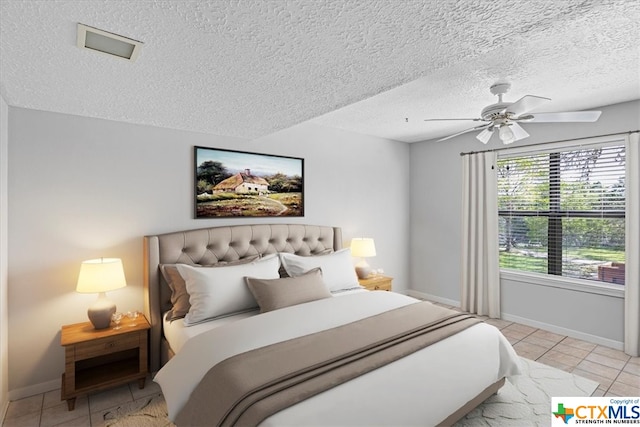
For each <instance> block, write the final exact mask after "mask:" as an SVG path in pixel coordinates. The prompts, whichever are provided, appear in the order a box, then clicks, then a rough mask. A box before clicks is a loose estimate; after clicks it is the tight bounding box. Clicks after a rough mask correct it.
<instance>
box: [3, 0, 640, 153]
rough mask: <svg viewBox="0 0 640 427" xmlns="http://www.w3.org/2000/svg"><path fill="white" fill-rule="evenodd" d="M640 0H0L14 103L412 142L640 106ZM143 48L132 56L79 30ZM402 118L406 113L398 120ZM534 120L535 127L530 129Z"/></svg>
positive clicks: (205, 126)
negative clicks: (80, 44)
mask: <svg viewBox="0 0 640 427" xmlns="http://www.w3.org/2000/svg"><path fill="white" fill-rule="evenodd" d="M638 21H640V2H638V1H637V0H617V1H612V0H611V1H607V0H593V1H588V0H561V1H558V0H515V1H514V0H496V1H488V0H461V1H453V0H447V1H431V0H424V1H417V0H416V1H412V0H377V1H376V0H360V1H348V0H326V1H321V0H295V1H294V0H274V1H268V0H265V1H259V0H253V1H251V0H247V1H237V0H234V1H231V0H229V1H223V0H211V1H161V0H145V1H137V0H131V1H127V0H122V1H109V0H100V1H98V0H84V1H34V0H19V1H18V0H1V1H0V31H1V33H0V36H1V37H0V84H1V86H0V90H1V93H2V96H3V97H4V98H5V100H6V101H7V103H8V104H9V105H11V106H17V107H24V108H32V109H39V110H47V111H56V112H62V113H69V114H76V115H82V116H89V117H99V118H105V119H111V120H119V121H125V122H132V123H141V124H149V125H156V126H162V127H168V128H176V129H189V130H194V131H200V132H207V133H213V134H219V135H229V136H237V137H245V138H256V137H259V136H263V135H266V134H269V133H272V132H275V131H278V130H281V129H285V128H287V127H290V126H292V125H295V124H298V123H301V122H304V121H307V120H311V121H312V122H313V123H316V124H320V125H324V126H329V127H336V128H341V129H345V130H350V131H354V132H358V133H363V134H369V135H377V136H381V137H384V138H389V139H396V140H400V141H406V142H413V141H420V140H425V139H430V138H434V137H441V136H444V135H447V134H448V133H450V132H453V131H456V130H461V129H464V128H465V127H468V126H469V124H468V123H458V122H453V123H452V122H448V123H444V124H442V123H426V122H424V121H422V119H423V118H427V117H477V116H478V115H479V112H480V110H481V109H482V108H483V107H484V106H485V105H487V104H491V103H493V102H495V100H496V98H495V97H493V95H491V94H490V93H489V90H488V88H489V86H490V85H491V84H492V83H494V82H495V81H497V80H504V79H507V80H509V81H511V82H512V85H513V86H512V90H511V92H510V93H509V94H507V96H506V100H510V101H515V100H517V99H518V98H520V97H521V96H523V95H525V94H533V95H539V96H545V97H549V98H553V101H552V102H550V103H548V105H547V106H546V107H547V108H545V111H562V110H580V109H589V108H593V107H598V106H602V105H608V104H612V103H617V102H623V101H628V100H633V99H640V62H639V61H640V60H639V57H640V47H639V46H640V32H639V30H638ZM78 22H80V23H84V24H86V25H89V26H92V27H97V28H100V29H103V30H106V31H110V32H114V33H117V34H121V35H123V36H126V37H130V38H133V39H136V40H140V41H142V42H144V47H143V49H142V52H141V55H140V57H139V58H138V60H137V61H136V62H134V63H130V62H126V61H123V60H119V59H117V58H112V57H109V56H106V55H102V54H99V53H95V52H91V51H87V50H82V49H79V48H77V47H76V45H75V39H76V24H77V23H78ZM406 119H408V122H407V121H406ZM531 126H544V125H542V124H536V125H533V124H532V125H531Z"/></svg>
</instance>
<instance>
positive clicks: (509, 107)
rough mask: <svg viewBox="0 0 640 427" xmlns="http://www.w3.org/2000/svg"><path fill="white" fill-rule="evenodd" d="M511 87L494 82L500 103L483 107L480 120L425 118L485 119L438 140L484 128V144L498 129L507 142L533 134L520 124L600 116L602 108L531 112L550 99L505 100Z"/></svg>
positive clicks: (583, 120) (492, 90) (503, 139)
mask: <svg viewBox="0 0 640 427" xmlns="http://www.w3.org/2000/svg"><path fill="white" fill-rule="evenodd" d="M510 88H511V83H506V82H501V83H495V84H494V85H492V86H491V87H490V88H489V90H490V91H491V93H492V94H494V95H497V97H498V102H497V103H495V104H491V105H488V106H486V107H485V108H483V109H482V112H481V113H480V118H476V119H467V118H465V119H425V121H427V122H428V121H437V120H471V121H474V122H483V123H482V124H481V125H479V126H474V127H472V128H469V129H466V130H463V131H462V132H458V133H455V134H453V135H449V136H447V137H444V138H441V139H439V140H438V141H444V140H446V139H449V138H453V137H455V136H458V135H462V134H463V133H467V132H472V131H474V130H482V132H480V133H479V134H478V135H477V136H476V138H478V139H479V140H480V141H482V143H483V144H486V143H487V142H489V139H491V136H492V135H493V132H494V131H495V130H498V136H499V137H500V140H502V142H503V143H504V144H511V143H512V142H515V141H518V140H520V139H524V138H527V137H528V136H529V134H528V133H527V132H526V131H525V130H524V129H523V128H522V126H520V125H519V124H518V123H520V122H524V123H553V122H556V123H557V122H595V121H596V120H598V117H600V114H601V111H566V112H561V113H530V114H525V113H528V112H529V111H531V110H533V109H534V108H537V107H538V106H540V105H543V104H544V103H545V102H547V101H551V99H549V98H543V97H541V96H533V95H525V96H523V97H522V98H520V99H519V100H518V101H516V102H503V101H502V95H504V94H505V93H507V92H508V91H509V89H510Z"/></svg>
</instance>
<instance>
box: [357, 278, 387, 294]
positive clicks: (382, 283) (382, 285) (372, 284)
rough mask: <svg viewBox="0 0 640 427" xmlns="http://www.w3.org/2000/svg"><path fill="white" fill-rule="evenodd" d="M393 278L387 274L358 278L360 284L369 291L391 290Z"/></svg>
mask: <svg viewBox="0 0 640 427" xmlns="http://www.w3.org/2000/svg"><path fill="white" fill-rule="evenodd" d="M392 281H393V278H392V277H389V276H382V275H377V276H372V277H368V278H366V279H358V283H360V286H362V287H364V288H365V289H367V290H369V291H391V289H392V283H391V282H392Z"/></svg>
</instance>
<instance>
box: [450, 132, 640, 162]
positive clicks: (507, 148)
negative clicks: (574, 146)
mask: <svg viewBox="0 0 640 427" xmlns="http://www.w3.org/2000/svg"><path fill="white" fill-rule="evenodd" d="M637 132H640V130H629V131H626V132H616V133H607V134H604V135H593V136H587V137H583V138H571V139H561V140H559V141H547V142H539V143H537V144H530V145H522V146H521V147H537V146H539V145H546V144H556V143H558V142H569V141H579V140H581V139H589V138H602V137H603V136H618V135H625V134H629V135H631V134H632V133H637ZM511 148H514V147H500V148H492V149H490V150H481V151H469V152H466V153H464V152H463V153H460V155H461V156H467V155H469V154H478V153H491V152H493V151H504V150H509V149H511Z"/></svg>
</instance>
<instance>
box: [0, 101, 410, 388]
mask: <svg viewBox="0 0 640 427" xmlns="http://www.w3.org/2000/svg"><path fill="white" fill-rule="evenodd" d="M9 125H10V126H11V134H10V140H9V156H10V158H11V165H10V169H9V202H10V203H9V215H10V227H9V249H10V253H9V265H8V267H9V278H8V280H9V307H10V310H9V329H10V331H11V335H10V337H9V349H10V351H9V366H10V368H11V369H10V374H9V389H10V397H11V398H12V399H16V398H19V397H23V396H26V395H30V394H33V393H36V392H41V391H44V390H46V389H53V388H57V387H59V385H60V375H61V373H62V371H63V364H64V358H63V350H62V348H61V347H60V341H59V340H60V334H59V328H60V326H61V325H63V324H68V323H75V322H82V321H85V320H86V308H87V306H88V305H90V304H91V303H92V301H93V300H94V299H95V298H96V296H95V295H84V294H78V293H76V292H74V289H75V282H76V279H77V274H78V271H79V266H80V262H81V261H82V260H85V259H89V258H95V257H100V256H109V257H119V258H122V259H123V262H124V266H125V274H126V277H127V282H128V283H129V286H127V287H126V288H124V289H122V290H118V291H114V292H111V293H109V298H110V299H112V300H113V301H114V302H115V303H116V304H117V305H118V307H119V309H121V310H129V309H132V308H138V309H142V306H143V295H142V280H143V273H142V262H143V260H142V236H143V235H146V234H156V233H162V232H168V231H173V230H180V229H190V228H202V227H209V226H218V225H227V224H241V223H246V222H254V223H257V222H263V223H268V222H279V223H286V222H295V223H306V224H322V225H337V226H341V227H343V233H344V238H345V241H346V243H348V240H349V239H350V238H351V237H354V236H361V235H364V236H367V237H373V238H375V239H376V245H377V249H378V256H377V257H376V258H374V259H372V260H370V263H371V264H372V265H373V266H375V267H378V266H380V267H383V268H384V269H385V270H386V272H387V273H389V274H390V275H392V276H394V277H395V278H396V280H395V281H394V285H396V288H397V289H399V290H403V289H406V284H407V277H408V252H407V251H408V248H407V245H406V241H407V239H408V220H409V213H408V207H409V201H408V194H407V192H406V191H405V190H404V189H405V188H407V187H408V185H409V147H408V145H406V144H403V143H398V142H394V141H388V140H383V139H378V138H372V137H367V136H362V135H355V134H351V133H347V132H342V131H335V130H331V129H327V128H323V127H320V126H313V125H300V126H296V127H293V128H291V129H288V130H286V131H282V132H280V133H277V134H274V135H271V136H269V137H265V138H261V139H259V140H256V141H245V140H240V139H235V138H230V137H223V136H216V135H207V134H201V133H194V132H185V131H176V130H169V129H162V128H155V127H150V126H140V125H132V124H126V123H120V122H113V121H106V120H98V119H91V118H83V117H77V116H70V115H63V114H55V113H49V112H42V111H34V110H27V109H20V108H13V107H11V108H10V109H9ZM194 145H200V146H211V147H217V148H231V149H237V150H246V151H254V152H261V153H269V154H279V155H287V156H295V157H303V158H305V212H306V216H305V217H304V218H293V219H291V218H289V219H287V218H278V219H274V218H263V219H260V220H255V221H250V220H240V219H210V220H194V219H193V207H192V203H193V200H192V185H193V164H192V163H193V146H194ZM354 183H356V184H361V183H367V185H357V186H354V185H353V184H354Z"/></svg>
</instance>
